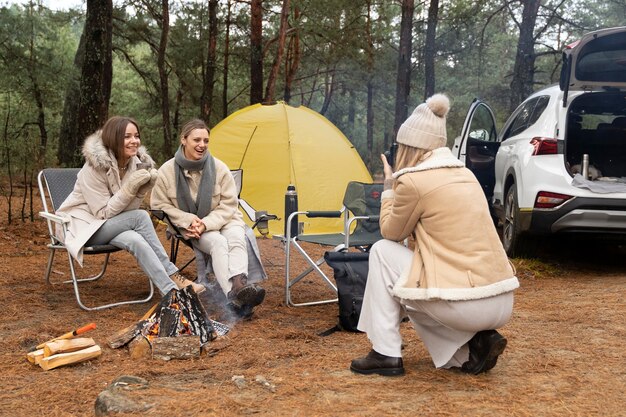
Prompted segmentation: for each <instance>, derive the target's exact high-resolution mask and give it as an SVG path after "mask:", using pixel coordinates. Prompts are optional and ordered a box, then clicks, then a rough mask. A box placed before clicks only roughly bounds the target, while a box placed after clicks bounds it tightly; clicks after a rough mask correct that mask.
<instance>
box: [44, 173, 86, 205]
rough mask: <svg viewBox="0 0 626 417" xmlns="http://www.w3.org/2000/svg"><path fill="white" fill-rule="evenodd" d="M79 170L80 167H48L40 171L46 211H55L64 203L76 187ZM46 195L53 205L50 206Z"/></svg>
mask: <svg viewBox="0 0 626 417" xmlns="http://www.w3.org/2000/svg"><path fill="white" fill-rule="evenodd" d="M78 171H80V168H46V169H43V170H42V171H41V172H40V173H39V176H38V177H37V183H38V185H39V193H40V194H41V199H42V201H43V208H44V211H46V212H49V213H54V212H55V211H56V209H58V208H59V207H60V206H61V204H63V202H64V201H65V199H66V198H67V196H69V195H70V193H71V192H72V190H73V189H74V184H76V178H77V175H78ZM46 195H48V198H49V199H50V204H51V207H48V203H47V201H46V198H45V197H46Z"/></svg>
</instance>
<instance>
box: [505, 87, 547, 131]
mask: <svg viewBox="0 0 626 417" xmlns="http://www.w3.org/2000/svg"><path fill="white" fill-rule="evenodd" d="M549 101H550V97H549V96H540V97H535V98H533V99H532V100H529V101H527V102H526V103H524V104H522V105H521V106H520V107H518V108H517V110H516V111H515V112H514V113H513V116H511V117H512V121H511V122H510V123H508V124H507V127H506V128H505V129H506V130H505V132H504V134H503V135H502V140H506V139H507V138H510V137H511V136H515V135H517V134H519V133H521V132H523V131H524V130H526V129H528V128H529V127H530V126H532V125H534V124H535V122H537V120H538V119H539V117H540V116H541V114H542V113H543V112H544V111H545V109H546V107H548V102H549Z"/></svg>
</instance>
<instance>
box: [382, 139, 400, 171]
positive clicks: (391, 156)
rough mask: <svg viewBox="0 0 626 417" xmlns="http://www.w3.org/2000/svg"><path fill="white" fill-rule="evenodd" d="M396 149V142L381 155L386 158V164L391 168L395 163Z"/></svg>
mask: <svg viewBox="0 0 626 417" xmlns="http://www.w3.org/2000/svg"><path fill="white" fill-rule="evenodd" d="M397 149H398V144H397V143H396V142H394V143H392V144H391V146H390V147H389V150H388V151H385V153H384V154H383V155H385V158H387V163H388V164H389V165H391V166H393V165H394V164H395V162H396V150H397Z"/></svg>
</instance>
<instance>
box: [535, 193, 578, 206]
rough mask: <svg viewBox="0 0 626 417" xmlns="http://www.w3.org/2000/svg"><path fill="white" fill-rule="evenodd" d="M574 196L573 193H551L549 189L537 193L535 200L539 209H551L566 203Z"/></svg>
mask: <svg viewBox="0 0 626 417" xmlns="http://www.w3.org/2000/svg"><path fill="white" fill-rule="evenodd" d="M570 198H572V196H571V195H567V194H559V193H549V192H547V191H539V193H537V199H536V200H535V208H539V209H551V208H555V207H557V206H560V205H561V204H563V203H565V202H566V201H567V200H569V199H570Z"/></svg>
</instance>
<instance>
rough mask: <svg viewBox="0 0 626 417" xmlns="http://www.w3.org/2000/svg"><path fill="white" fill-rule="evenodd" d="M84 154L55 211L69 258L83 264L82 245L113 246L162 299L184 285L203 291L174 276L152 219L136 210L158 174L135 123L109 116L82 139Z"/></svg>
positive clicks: (174, 272) (172, 267)
mask: <svg viewBox="0 0 626 417" xmlns="http://www.w3.org/2000/svg"><path fill="white" fill-rule="evenodd" d="M82 152H83V156H84V157H85V164H84V165H83V167H82V169H81V170H80V171H79V172H78V178H77V179H76V184H75V186H74V190H73V191H72V193H71V194H70V195H69V196H68V197H67V199H66V200H65V201H64V202H63V204H61V206H60V207H59V209H58V210H57V212H56V214H58V215H59V216H63V217H65V218H67V219H68V220H69V230H68V235H66V236H65V239H64V243H65V245H66V246H67V248H68V251H69V252H70V254H71V255H72V257H74V259H76V260H77V261H78V262H79V263H80V264H81V265H82V260H83V248H84V247H85V246H89V245H104V244H111V245H113V246H116V247H118V248H121V249H125V250H127V251H129V252H130V253H131V254H132V255H133V256H134V257H135V258H136V259H137V262H138V263H139V266H140V267H141V269H142V270H143V271H144V272H145V273H146V274H147V275H148V277H150V279H151V280H152V282H153V283H154V285H155V286H156V287H157V289H158V290H159V291H160V292H161V294H162V295H164V294H167V293H168V292H169V291H170V290H172V289H179V288H184V287H186V286H188V285H191V286H192V287H193V289H194V291H196V292H201V291H202V290H204V287H203V286H202V285H198V284H195V283H193V282H191V281H190V280H188V279H187V278H185V277H184V276H183V275H182V274H180V273H179V272H178V268H177V267H176V266H175V265H174V264H173V263H172V262H170V260H169V258H168V256H167V253H166V252H165V249H163V246H162V245H161V242H160V241H159V238H158V237H157V235H156V232H155V230H154V226H153V225H152V221H151V220H150V215H149V214H148V212H146V211H145V210H140V209H139V206H140V204H141V202H142V200H143V198H144V196H145V195H146V193H148V192H149V191H150V190H151V189H152V187H153V185H154V182H155V181H156V178H157V170H156V169H155V167H154V161H153V160H152V158H151V157H150V155H148V153H147V152H146V150H145V148H144V147H142V146H141V139H140V135H139V126H138V125H137V122H135V121H134V120H133V119H131V118H128V117H121V116H114V117H111V118H110V119H109V120H107V122H106V123H105V124H104V126H103V127H102V129H101V130H99V131H97V132H95V133H94V134H92V135H91V136H89V137H88V138H87V139H86V140H85V143H84V145H83V148H82ZM140 164H142V165H140Z"/></svg>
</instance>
